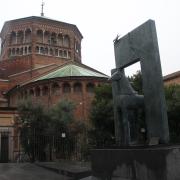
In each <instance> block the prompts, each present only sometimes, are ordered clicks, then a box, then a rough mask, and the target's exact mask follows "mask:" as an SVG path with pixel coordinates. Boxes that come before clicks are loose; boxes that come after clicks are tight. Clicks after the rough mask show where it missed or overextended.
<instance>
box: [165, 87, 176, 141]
mask: <svg viewBox="0 0 180 180" xmlns="http://www.w3.org/2000/svg"><path fill="white" fill-rule="evenodd" d="M165 96H166V103H167V114H168V121H169V129H170V139H171V142H180V131H179V129H180V121H179V120H180V118H179V117H180V85H170V86H167V87H165Z"/></svg>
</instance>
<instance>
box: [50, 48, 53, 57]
mask: <svg viewBox="0 0 180 180" xmlns="http://www.w3.org/2000/svg"><path fill="white" fill-rule="evenodd" d="M50 55H51V56H53V49H52V48H51V49H50Z"/></svg>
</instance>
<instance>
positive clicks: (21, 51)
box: [19, 47, 23, 55]
mask: <svg viewBox="0 0 180 180" xmlns="http://www.w3.org/2000/svg"><path fill="white" fill-rule="evenodd" d="M19 54H20V55H23V47H22V48H21V49H20V52H19Z"/></svg>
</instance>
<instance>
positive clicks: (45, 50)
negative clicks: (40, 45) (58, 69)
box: [44, 47, 48, 55]
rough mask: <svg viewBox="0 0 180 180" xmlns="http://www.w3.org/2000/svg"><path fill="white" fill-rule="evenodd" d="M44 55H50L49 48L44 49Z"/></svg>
mask: <svg viewBox="0 0 180 180" xmlns="http://www.w3.org/2000/svg"><path fill="white" fill-rule="evenodd" d="M44 54H46V55H48V48H47V47H45V48H44Z"/></svg>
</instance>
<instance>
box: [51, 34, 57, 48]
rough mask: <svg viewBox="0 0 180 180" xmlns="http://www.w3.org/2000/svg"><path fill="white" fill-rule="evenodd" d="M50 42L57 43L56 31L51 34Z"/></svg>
mask: <svg viewBox="0 0 180 180" xmlns="http://www.w3.org/2000/svg"><path fill="white" fill-rule="evenodd" d="M51 44H52V45H56V44H57V39H56V33H52V34H51Z"/></svg>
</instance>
